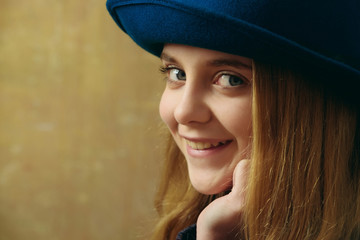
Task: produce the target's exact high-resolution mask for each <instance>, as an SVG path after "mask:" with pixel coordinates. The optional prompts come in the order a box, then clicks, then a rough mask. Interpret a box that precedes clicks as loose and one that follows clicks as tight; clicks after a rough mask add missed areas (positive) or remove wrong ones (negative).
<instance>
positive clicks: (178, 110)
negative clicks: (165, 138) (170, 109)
mask: <svg viewBox="0 0 360 240" xmlns="http://www.w3.org/2000/svg"><path fill="white" fill-rule="evenodd" d="M206 97H207V95H206V91H205V90H202V89H201V88H197V86H194V85H193V86H191V85H189V86H186V87H185V88H184V89H183V92H182V93H181V94H180V100H179V102H178V103H177V105H176V107H175V110H174V117H175V119H176V121H177V122H178V123H179V124H183V125H188V124H191V123H207V122H209V121H210V119H211V109H210V106H209V105H208V103H207V102H206Z"/></svg>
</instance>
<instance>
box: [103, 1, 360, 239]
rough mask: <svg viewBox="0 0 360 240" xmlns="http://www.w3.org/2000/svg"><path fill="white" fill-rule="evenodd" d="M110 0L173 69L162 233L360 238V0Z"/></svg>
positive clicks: (137, 37) (167, 99) (118, 17)
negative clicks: (358, 89) (359, 83)
mask: <svg viewBox="0 0 360 240" xmlns="http://www.w3.org/2000/svg"><path fill="white" fill-rule="evenodd" d="M107 7H108V10H109V12H110V14H111V15H112V17H113V18H114V20H115V21H116V23H117V24H118V25H119V27H120V28H121V29H122V30H123V31H125V32H126V33H127V34H128V35H129V36H130V37H131V38H132V39H133V40H134V41H135V42H137V43H138V44H139V45H140V46H141V47H142V48H144V49H145V50H147V51H149V52H150V53H152V54H155V55H156V56H159V57H160V59H161V61H162V64H163V66H162V68H161V71H162V72H163V73H164V74H165V76H166V80H167V84H166V88H165V91H164V93H163V96H162V100H161V103H160V115H161V118H162V119H163V121H164V123H165V124H166V125H167V127H168V128H169V132H170V138H169V145H168V150H167V159H166V162H165V167H164V174H163V177H162V178H163V179H162V182H161V186H160V188H159V193H158V195H157V198H156V208H157V210H158V213H159V221H158V224H157V226H156V228H155V230H154V234H153V239H175V238H177V239H195V236H196V239H199V240H202V239H210V240H211V239H360V192H359V184H360V159H359V158H360V157H359V156H360V152H359V141H360V131H359V121H360V120H359V119H360V115H359V114H360V112H359V110H360V107H359V104H358V99H357V96H356V90H354V87H353V85H355V84H356V81H359V80H360V64H359V63H360V57H359V56H360V47H359V44H358V43H359V42H360V15H359V14H358V12H359V11H360V5H359V3H358V2H356V1H355V0H354V1H352V0H350V1H347V2H340V1H337V0H334V1H328V0H327V1H325V0H324V1H323V0H320V1H316V2H314V1H310V0H301V1H300V0H237V1H235V0H233V1H222V0H197V1H191V0H172V1H170V0H108V2H107ZM183 229H185V230H183ZM179 232H180V233H179Z"/></svg>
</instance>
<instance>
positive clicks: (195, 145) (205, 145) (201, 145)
mask: <svg viewBox="0 0 360 240" xmlns="http://www.w3.org/2000/svg"><path fill="white" fill-rule="evenodd" d="M185 141H186V144H187V145H188V146H189V147H191V148H192V149H195V150H207V149H212V148H217V147H221V146H224V145H227V144H229V143H230V142H232V140H226V141H222V142H217V143H210V142H192V141H189V140H187V139H185Z"/></svg>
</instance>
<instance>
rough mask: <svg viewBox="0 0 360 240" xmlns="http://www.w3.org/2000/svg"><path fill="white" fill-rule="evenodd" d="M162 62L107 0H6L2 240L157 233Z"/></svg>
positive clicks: (128, 237) (1, 63)
mask: <svg viewBox="0 0 360 240" xmlns="http://www.w3.org/2000/svg"><path fill="white" fill-rule="evenodd" d="M159 63H160V62H159V60H158V59H156V58H155V57H153V56H151V55H150V54H148V53H145V52H144V51H143V50H141V49H140V48H138V47H137V46H136V45H135V44H134V43H133V42H132V41H131V40H130V39H129V38H128V37H127V36H126V35H125V34H123V33H122V32H121V31H120V30H119V29H118V28H117V26H116V24H115V23H114V22H113V21H112V19H111V17H110V16H109V14H108V13H107V10H106V7H105V0H16V1H14V0H0V132H1V135H0V240H60V239H61V240H62V239H66V240H95V239H96V240H97V239H99V240H100V239H101V240H113V239H114V240H115V239H124V240H132V239H146V238H147V237H146V232H147V231H149V230H151V226H152V225H151V224H152V219H153V218H154V217H155V214H154V210H153V205H152V204H153V197H154V193H155V190H156V183H157V181H158V175H159V170H158V169H159V166H160V161H161V156H162V153H161V152H162V151H161V149H162V146H161V145H162V144H161V143H160V142H159V140H160V139H161V134H160V132H161V131H160V130H159V129H160V128H161V127H160V126H161V123H160V122H161V121H160V118H159V116H158V110H157V108H158V101H159V98H160V95H161V90H162V87H163V82H162V77H161V76H159V74H158V71H157V68H158V66H159Z"/></svg>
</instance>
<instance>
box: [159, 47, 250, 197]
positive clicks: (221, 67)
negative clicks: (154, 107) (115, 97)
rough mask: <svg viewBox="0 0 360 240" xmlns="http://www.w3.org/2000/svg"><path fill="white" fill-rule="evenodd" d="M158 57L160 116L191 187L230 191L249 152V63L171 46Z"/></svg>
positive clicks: (235, 58) (206, 51)
mask: <svg viewBox="0 0 360 240" xmlns="http://www.w3.org/2000/svg"><path fill="white" fill-rule="evenodd" d="M161 59H162V62H163V68H162V71H163V72H164V73H166V76H167V77H166V79H167V85H166V89H165V91H164V93H163V96H162V99H161V102H160V115H161V118H162V120H163V121H164V122H165V123H166V125H167V126H168V128H169V129H170V132H171V134H172V136H173V137H174V140H175V141H176V143H177V145H178V146H179V148H180V150H181V151H182V153H183V154H184V155H185V158H186V161H187V165H188V170H189V176H190V180H191V183H192V185H193V186H194V187H195V189H197V190H198V191H199V192H201V193H204V194H215V193H219V192H222V191H224V190H227V189H231V186H232V175H233V171H234V168H235V166H236V164H237V163H238V162H239V161H240V160H242V159H244V158H246V157H248V156H249V152H250V149H249V147H250V137H251V88H252V87H251V86H252V60H251V59H249V58H245V57H240V56H236V55H231V54H227V53H222V52H217V51H212V50H206V49H202V48H196V47H190V46H185V45H175V44H167V45H165V47H164V50H163V53H162V56H161Z"/></svg>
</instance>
